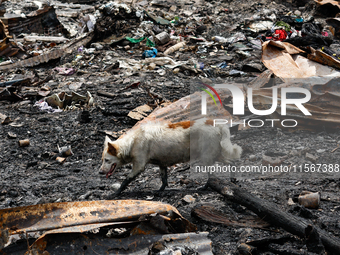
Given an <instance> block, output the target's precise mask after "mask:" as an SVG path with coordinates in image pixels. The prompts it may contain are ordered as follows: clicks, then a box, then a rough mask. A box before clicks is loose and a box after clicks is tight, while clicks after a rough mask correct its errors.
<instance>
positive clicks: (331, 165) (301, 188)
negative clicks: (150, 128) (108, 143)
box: [0, 0, 340, 255]
mask: <svg viewBox="0 0 340 255" xmlns="http://www.w3.org/2000/svg"><path fill="white" fill-rule="evenodd" d="M339 13H340V4H339V2H337V1H328V0H320V1H319V0H304V1H268V0H258V1H253V2H250V1H245V0H240V1H208V0H201V1H186V0H184V1H168V0H165V1H160V0H152V1H145V0H137V1H130V0H122V1H103V0H97V1H94V0H72V1H64V0H53V1H36V0H34V1H33V0H27V1H19V0H13V1H6V0H2V1H1V0H0V123H1V124H0V126H1V128H2V130H3V132H1V134H0V138H1V139H0V147H1V148H2V149H1V153H0V176H1V178H0V209H1V211H0V231H1V232H0V248H3V251H0V253H1V252H4V253H7V254H10V253H11V252H12V251H14V250H20V252H22V253H24V252H26V251H28V253H39V254H40V253H46V252H48V253H50V254H53V252H54V254H61V253H62V251H61V250H59V249H61V247H64V245H65V246H67V247H70V249H71V248H72V249H73V250H72V251H73V252H74V253H84V252H85V253H86V249H87V251H89V250H93V251H94V253H98V254H102V253H105V252H109V253H110V252H116V253H118V254H157V255H161V254H162V255H164V254H183V255H184V254H212V253H213V254H269V253H273V254H288V253H289V254H302V253H304V254H305V253H310V254H325V252H327V254H332V252H333V253H334V254H337V252H334V251H337V248H338V247H340V246H339V241H338V239H337V238H335V237H334V236H339V235H340V230H339V227H338V226H339V222H338V221H339V220H338V218H339V215H338V211H339V205H338V204H339V198H338V193H339V192H340V190H339V178H338V176H337V174H338V172H339V157H340V150H339V149H338V148H339V147H340V133H339V128H340V114H339V107H340V105H339V102H340V100H339V97H340V86H339V84H338V81H340V18H339ZM225 84H228V85H230V86H233V87H234V88H235V89H236V90H237V91H239V92H240V93H242V94H243V95H244V98H243V101H244V102H245V103H244V104H242V106H244V107H243V108H242V109H243V110H244V114H243V115H236V114H233V113H234V110H235V108H236V107H234V104H235V102H233V100H234V98H233V93H232V92H231V91H228V90H225V89H222V88H223V86H224V85H225ZM206 88H207V89H206ZM211 88H212V89H213V90H212V89H211ZM289 88H298V89H306V90H308V91H309V92H310V96H311V98H310V100H308V102H306V103H304V104H303V106H304V107H305V109H306V110H307V111H308V112H309V113H311V115H308V114H304V113H303V112H302V111H301V109H300V108H299V106H297V105H293V104H291V105H289V106H288V107H286V114H285V115H284V118H283V115H282V114H281V113H282V109H281V105H282V100H283V96H282V95H283V93H282V91H285V89H289ZM202 90H203V91H202ZM205 91H208V92H209V91H211V92H214V91H215V92H216V93H214V94H212V97H211V98H210V97H209V95H208V96H207V93H206V92H205ZM275 91H277V95H276V96H274V92H275ZM215 95H218V97H219V99H220V100H215V99H216V97H215V98H214V96H215ZM285 95H286V96H287V97H288V98H289V99H301V97H302V96H301V93H300V92H291V93H287V94H285ZM204 96H207V97H206V106H207V109H206V111H207V112H208V113H209V116H208V115H207V116H206V117H213V118H215V119H216V118H218V119H223V120H226V121H229V123H230V122H231V121H232V125H230V126H231V127H230V130H231V139H232V141H236V142H237V144H240V145H241V146H242V149H243V154H242V158H241V159H240V160H239V161H237V162H232V163H233V164H234V165H235V166H234V165H233V164H231V166H234V167H235V169H237V170H240V168H241V167H248V168H247V169H252V167H260V166H261V167H262V166H268V167H269V168H270V167H282V168H283V169H289V171H290V172H289V174H288V173H276V172H275V173H274V172H272V173H267V172H266V173H263V172H262V173H258V172H254V173H252V175H251V176H250V175H249V174H248V173H247V175H244V176H241V175H240V176H239V175H236V176H234V175H233V174H230V175H225V176H223V178H224V179H226V180H227V179H228V178H231V180H233V181H235V182H237V187H235V186H233V183H229V182H228V183H226V182H227V181H226V182H220V181H219V180H218V179H211V178H210V179H209V183H210V188H212V189H214V190H215V191H217V193H220V194H217V193H213V191H212V190H208V191H201V190H197V188H198V187H199V186H200V185H203V184H204V183H206V179H207V177H206V175H204V177H200V176H199V177H197V176H196V175H193V172H194V169H193V166H191V165H188V164H185V163H183V164H177V165H175V166H172V167H170V168H169V169H168V175H169V183H171V185H169V186H170V187H171V188H169V189H166V190H165V191H164V192H163V193H161V194H159V193H155V192H154V190H157V189H158V188H159V186H160V185H161V179H160V177H158V173H157V171H156V169H157V168H156V167H154V166H153V165H150V166H147V169H146V171H145V172H144V173H143V174H142V175H141V176H140V177H139V178H137V180H136V181H134V182H133V183H131V185H129V187H128V189H127V190H126V192H124V193H123V194H122V198H123V199H126V200H114V201H113V200H112V201H105V199H107V197H109V196H110V195H112V193H113V192H114V191H115V190H117V189H118V187H117V185H118V184H117V183H121V182H122V180H123V179H125V177H126V175H127V174H128V173H129V172H130V171H131V169H130V168H131V166H130V165H128V166H126V167H123V168H122V169H120V170H118V171H116V172H115V175H113V176H112V177H110V178H108V179H105V178H100V176H99V175H98V170H99V167H100V164H101V162H100V158H101V153H102V144H103V141H104V137H105V135H108V136H110V137H111V138H114V139H118V138H119V137H121V136H123V135H124V134H125V133H126V132H127V131H128V130H130V129H137V128H139V127H140V125H142V124H144V123H152V122H155V121H156V122H158V121H169V122H180V121H185V120H188V119H190V120H196V119H198V118H201V117H202V116H201V115H202V114H201V113H202V105H201V104H202V102H203V101H202V100H203V98H204ZM249 99H251V100H252V101H251V102H252V106H253V109H251V108H250V107H249V105H250V104H249V103H248V102H249ZM274 99H275V100H274ZM219 101H220V102H219ZM274 102H277V105H276V106H277V107H276V108H275V109H274V108H273V109H274V110H273V111H270V109H272V106H273V104H274ZM254 109H255V111H268V112H269V113H268V114H266V115H261V116H259V115H258V114H255V113H254V112H253V111H254ZM254 119H255V120H256V121H257V123H260V126H259V127H250V125H248V124H249V123H254ZM285 119H294V120H295V121H297V122H298V126H297V127H293V128H291V127H286V126H284V125H282V123H284V121H285ZM268 120H272V122H270V121H268ZM252 121H253V122H252ZM263 123H265V124H263ZM271 124H272V125H271ZM254 125H255V124H254ZM261 125H262V126H261ZM291 131H294V132H291ZM71 148H72V149H71ZM306 169H307V170H309V172H308V174H306V172H304V171H305V170H306ZM326 170H327V171H326ZM328 170H329V171H328ZM331 170H332V172H331ZM293 172H294V174H291V173H293ZM311 173H313V175H311ZM279 177H281V178H279ZM113 180H114V181H113ZM227 190H237V192H236V193H234V194H235V196H233V195H231V194H230V193H228V192H227ZM237 194H241V195H240V196H237ZM247 197H248V198H249V197H250V198H251V199H252V201H253V202H254V203H253V206H252V205H249V204H247V203H246V202H245V201H244V198H247ZM225 198H226V199H228V202H226V203H225V200H224V199H225ZM141 199H143V200H141ZM99 200H100V201H99ZM75 201H79V202H75ZM156 201H162V202H167V203H169V204H172V205H174V207H172V206H170V205H168V204H161V203H159V202H156ZM269 202H270V203H269ZM261 206H264V207H261ZM266 206H267V207H266ZM261 208H262V209H266V210H267V211H261V210H260V209H261ZM270 210H272V212H273V213H270ZM268 211H269V212H268ZM281 211H282V214H280V213H281ZM179 212H181V214H182V215H183V216H185V218H184V217H182V216H181V214H180V213H179ZM276 212H280V213H277V214H276ZM254 213H255V214H257V215H255V214H254ZM280 215H281V216H282V215H283V216H284V217H285V219H286V221H285V223H286V224H284V223H282V222H281V221H280V220H279V219H278V218H277V217H278V216H280ZM186 219H188V220H186ZM189 220H190V222H193V223H195V225H196V226H197V229H196V228H195V227H194V225H193V224H192V223H190V222H189ZM295 223H296V224H295ZM294 224H295V226H293V225H294ZM197 230H198V231H199V232H197V233H196V232H194V231H197ZM41 231H42V232H43V233H42V232H41ZM326 232H327V233H326ZM65 233H68V234H69V235H68V236H72V238H70V239H65V237H64V236H65ZM208 233H209V238H208ZM25 239H27V241H26V240H25ZM89 240H91V242H90V241H89ZM210 240H211V241H210ZM23 244H24V245H23ZM27 244H28V245H27ZM135 244H137V246H136V245H135ZM136 247H137V248H136Z"/></svg>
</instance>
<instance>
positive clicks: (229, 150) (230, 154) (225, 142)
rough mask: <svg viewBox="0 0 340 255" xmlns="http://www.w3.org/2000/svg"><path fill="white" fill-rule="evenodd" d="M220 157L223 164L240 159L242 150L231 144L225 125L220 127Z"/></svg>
mask: <svg viewBox="0 0 340 255" xmlns="http://www.w3.org/2000/svg"><path fill="white" fill-rule="evenodd" d="M220 128H221V143H220V144H221V149H222V151H221V155H222V157H223V159H224V161H225V162H228V161H229V160H233V159H240V158H241V154H242V148H241V147H240V146H239V145H237V144H232V143H231V140H230V131H229V128H228V126H227V125H221V127H220Z"/></svg>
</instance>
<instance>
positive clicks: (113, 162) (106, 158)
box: [99, 136, 122, 178]
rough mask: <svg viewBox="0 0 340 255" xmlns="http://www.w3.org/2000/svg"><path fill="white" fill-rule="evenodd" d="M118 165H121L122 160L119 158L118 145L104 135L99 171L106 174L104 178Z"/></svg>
mask: <svg viewBox="0 0 340 255" xmlns="http://www.w3.org/2000/svg"><path fill="white" fill-rule="evenodd" d="M120 166H122V162H121V160H120V158H119V146H118V144H117V143H116V142H112V141H111V140H110V138H109V137H108V136H106V137H105V142H104V151H103V155H102V166H101V167H100V170H99V173H101V174H106V178H108V177H109V176H110V175H112V174H113V172H114V170H115V169H117V168H118V167H120Z"/></svg>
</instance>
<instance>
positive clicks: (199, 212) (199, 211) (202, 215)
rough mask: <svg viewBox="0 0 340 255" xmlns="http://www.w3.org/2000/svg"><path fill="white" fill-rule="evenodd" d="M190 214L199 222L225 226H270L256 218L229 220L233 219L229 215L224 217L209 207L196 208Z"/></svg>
mask: <svg viewBox="0 0 340 255" xmlns="http://www.w3.org/2000/svg"><path fill="white" fill-rule="evenodd" d="M191 214H192V215H193V216H195V217H197V218H199V219H201V220H204V221H208V222H214V223H220V224H224V225H227V226H235V227H251V228H264V227H269V226H270V224H268V223H267V222H265V221H263V220H261V219H260V218H259V217H257V216H250V217H248V218H247V219H231V218H234V217H233V216H231V215H225V214H223V213H221V212H219V211H217V210H216V209H215V208H214V207H213V206H210V205H201V206H197V207H195V208H194V209H193V210H192V211H191Z"/></svg>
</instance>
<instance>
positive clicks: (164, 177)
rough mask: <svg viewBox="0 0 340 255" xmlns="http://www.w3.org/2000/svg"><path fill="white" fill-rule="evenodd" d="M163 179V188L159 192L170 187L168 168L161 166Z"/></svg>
mask: <svg viewBox="0 0 340 255" xmlns="http://www.w3.org/2000/svg"><path fill="white" fill-rule="evenodd" d="M159 169H160V172H161V178H162V186H161V188H160V189H159V191H163V190H164V189H165V187H166V186H168V171H167V167H166V166H159Z"/></svg>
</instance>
